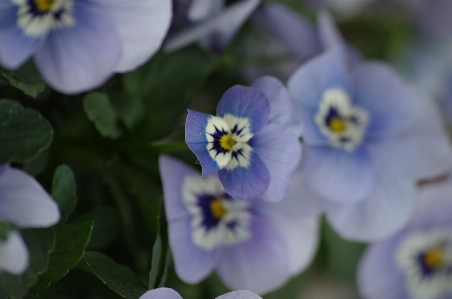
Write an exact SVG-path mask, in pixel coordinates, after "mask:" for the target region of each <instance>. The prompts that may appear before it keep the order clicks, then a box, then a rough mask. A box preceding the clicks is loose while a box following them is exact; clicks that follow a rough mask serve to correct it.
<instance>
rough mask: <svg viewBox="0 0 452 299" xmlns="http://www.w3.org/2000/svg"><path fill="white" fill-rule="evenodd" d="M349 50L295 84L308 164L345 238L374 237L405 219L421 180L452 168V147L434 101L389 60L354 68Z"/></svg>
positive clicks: (291, 84) (310, 65) (306, 70)
mask: <svg viewBox="0 0 452 299" xmlns="http://www.w3.org/2000/svg"><path fill="white" fill-rule="evenodd" d="M342 49H343V48H340V47H337V48H333V49H331V50H329V51H327V52H325V53H324V54H322V55H320V56H318V57H317V58H314V59H312V60H310V61H309V62H307V63H306V64H305V65H302V66H301V67H300V68H299V69H298V70H297V71H296V72H295V73H294V74H293V75H292V77H291V78H290V79H289V81H288V88H289V90H290V92H291V93H292V95H293V97H294V99H295V100H296V102H297V103H298V104H299V107H300V108H301V109H302V115H303V120H304V123H303V125H304V132H303V133H304V134H303V141H304V143H305V144H306V148H305V152H304V158H303V161H302V162H303V163H302V166H301V167H302V169H303V172H304V174H305V176H304V183H305V184H306V186H307V187H308V188H310V189H312V190H313V191H314V192H315V193H317V194H318V195H319V196H321V197H322V198H323V200H324V201H325V203H324V208H325V210H326V215H327V218H328V220H329V222H330V223H331V224H332V226H333V227H334V228H335V229H336V230H337V231H338V232H339V233H340V234H341V235H342V236H343V237H345V238H349V239H355V240H361V241H368V240H375V239H378V238H382V237H385V236H388V235H390V234H392V233H394V232H395V231H397V230H399V229H400V228H401V227H403V226H404V225H405V224H406V222H407V221H408V219H409V216H410V215H411V211H412V207H413V203H414V201H413V195H414V192H415V190H416V184H417V181H418V180H420V179H425V178H432V177H435V176H439V175H442V174H444V173H447V172H448V171H449V169H450V168H451V166H452V165H451V160H450V156H451V155H452V148H451V145H450V142H449V139H448V137H447V134H446V133H445V131H444V128H443V127H442V124H441V116H440V114H439V111H438V110H437V107H436V106H435V103H434V102H432V101H431V100H430V99H426V98H425V97H424V96H423V94H422V93H421V92H419V91H417V90H416V89H414V88H413V87H411V86H408V85H406V84H405V83H404V82H402V81H401V80H400V79H399V78H398V77H397V75H396V74H395V73H394V72H393V71H392V70H391V69H390V68H389V67H388V66H386V65H384V64H382V63H377V62H364V61H362V62H360V63H356V64H355V65H354V66H353V67H350V64H348V63H347V60H346V58H345V55H344V51H343V50H342Z"/></svg>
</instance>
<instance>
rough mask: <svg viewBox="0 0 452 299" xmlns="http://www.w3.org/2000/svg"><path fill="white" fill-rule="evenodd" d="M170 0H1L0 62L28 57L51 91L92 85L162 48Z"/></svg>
mask: <svg viewBox="0 0 452 299" xmlns="http://www.w3.org/2000/svg"><path fill="white" fill-rule="evenodd" d="M170 18H171V0H152V1H148V0H128V1H123V0H77V1H75V0H0V64H2V65H3V66H4V67H5V68H8V69H17V68H18V67H20V66H21V65H22V64H23V63H24V62H26V61H27V60H28V59H29V58H31V57H34V60H35V63H36V65H37V67H38V69H39V71H40V72H41V74H42V76H43V77H44V79H45V81H46V82H47V83H48V84H49V85H50V86H52V87H53V88H54V89H56V90H58V91H61V92H63V93H68V94H73V93H79V92H82V91H86V90H89V89H93V88H96V87H98V86H100V85H101V84H102V83H104V82H105V81H106V80H107V79H108V78H109V77H111V76H112V75H113V74H114V73H115V72H127V71H130V70H133V69H135V68H136V67H138V66H139V65H141V64H142V63H144V62H145V61H146V60H147V59H149V58H150V57H151V56H152V55H153V54H154V52H156V50H157V49H158V48H159V47H160V44H161V42H162V40H163V38H164V36H165V34H166V31H167V29H168V26H169V22H170Z"/></svg>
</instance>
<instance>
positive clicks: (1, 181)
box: [0, 167, 60, 227]
mask: <svg viewBox="0 0 452 299" xmlns="http://www.w3.org/2000/svg"><path fill="white" fill-rule="evenodd" d="M0 194H1V195H2V196H1V198H0V219H2V220H6V221H10V222H12V223H14V224H15V225H17V226H19V227H48V226H51V225H53V224H56V223H57V222H58V221H59V219H60V211H59V209H58V205H57V204H56V203H55V201H54V200H53V199H52V198H51V197H50V195H49V194H48V193H47V192H46V191H45V190H44V189H43V188H42V187H41V185H40V184H39V183H38V182H37V181H36V180H35V179H34V178H33V177H31V176H30V175H28V174H27V173H25V172H23V171H21V170H18V169H14V168H9V167H8V168H7V169H6V170H5V171H4V172H3V173H2V174H1V175H0Z"/></svg>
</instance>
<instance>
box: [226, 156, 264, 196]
mask: <svg viewBox="0 0 452 299" xmlns="http://www.w3.org/2000/svg"><path fill="white" fill-rule="evenodd" d="M218 176H219V178H220V181H221V183H222V184H223V187H224V189H225V190H226V192H227V193H229V194H230V195H232V196H233V197H235V198H240V199H249V198H253V197H256V196H258V195H260V194H262V193H263V192H264V191H265V190H267V188H268V186H269V184H270V173H269V171H268V169H267V167H266V166H265V164H264V162H262V160H261V159H260V158H259V156H258V155H257V154H256V152H255V151H252V152H251V154H250V158H249V165H248V167H241V166H237V167H235V168H234V169H222V170H220V171H219V173H218Z"/></svg>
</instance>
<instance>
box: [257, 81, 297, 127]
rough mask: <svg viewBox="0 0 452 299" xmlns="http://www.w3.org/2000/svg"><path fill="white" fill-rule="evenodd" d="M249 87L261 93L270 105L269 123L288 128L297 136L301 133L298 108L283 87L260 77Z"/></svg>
mask: <svg viewBox="0 0 452 299" xmlns="http://www.w3.org/2000/svg"><path fill="white" fill-rule="evenodd" d="M251 87H254V88H256V89H258V90H259V91H261V92H263V93H264V94H265V95H266V96H267V99H268V102H269V104H270V119H269V120H268V122H269V123H275V124H279V125H283V126H286V127H290V128H291V129H293V130H294V131H295V133H296V134H298V136H301V133H302V131H303V126H302V118H301V113H300V111H299V108H298V107H297V105H296V104H295V102H294V100H293V99H292V96H291V95H290V94H289V92H288V91H287V89H286V88H285V86H284V85H283V84H282V83H281V82H280V81H279V80H278V79H276V78H274V77H269V76H266V77H262V78H259V79H257V80H256V81H254V82H253V84H251Z"/></svg>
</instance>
